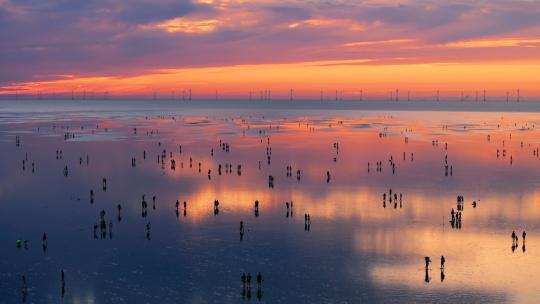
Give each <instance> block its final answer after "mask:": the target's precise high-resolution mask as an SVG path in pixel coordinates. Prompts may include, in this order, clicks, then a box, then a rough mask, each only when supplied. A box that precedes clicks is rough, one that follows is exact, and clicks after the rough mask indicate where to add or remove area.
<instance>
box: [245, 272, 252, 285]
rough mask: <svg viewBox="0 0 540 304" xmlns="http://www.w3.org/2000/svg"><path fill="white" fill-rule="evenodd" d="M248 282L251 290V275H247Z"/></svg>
mask: <svg viewBox="0 0 540 304" xmlns="http://www.w3.org/2000/svg"><path fill="white" fill-rule="evenodd" d="M246 281H247V287H248V288H251V273H248V274H247V277H246Z"/></svg>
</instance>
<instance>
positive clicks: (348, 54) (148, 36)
mask: <svg viewBox="0 0 540 304" xmlns="http://www.w3.org/2000/svg"><path fill="white" fill-rule="evenodd" d="M0 15H1V16H3V18H1V19H0V28H2V29H1V30H0V34H1V35H2V37H4V39H2V40H1V42H0V44H1V46H2V48H0V58H2V59H1V60H0V69H1V70H2V71H3V73H2V75H1V76H0V95H4V97H8V98H12V97H15V96H16V95H18V96H20V95H22V96H24V95H26V96H28V97H32V98H33V97H36V96H40V94H41V96H43V95H45V96H49V97H50V96H53V95H51V94H53V93H55V94H56V95H54V96H56V97H58V96H62V97H63V98H70V97H71V94H72V93H71V92H72V91H73V92H74V93H73V94H74V97H75V98H83V97H84V96H85V94H89V95H86V97H87V98H91V96H94V98H96V96H101V98H103V96H104V93H105V92H107V93H106V94H105V95H106V96H108V97H109V98H114V97H126V96H138V97H143V98H153V97H154V96H156V98H161V99H163V98H179V99H181V98H182V91H183V90H189V89H191V90H192V94H193V98H195V99H197V98H199V99H202V98H205V99H210V98H211V99H214V98H216V91H217V96H218V98H249V96H250V93H249V92H250V91H251V92H252V93H251V96H252V97H253V98H260V97H261V91H263V93H262V94H263V96H267V95H268V93H264V91H270V92H271V93H270V97H271V98H276V99H277V98H279V99H289V98H290V90H291V89H294V97H295V98H312V99H320V97H321V91H323V98H325V99H335V95H336V90H338V91H339V92H340V93H339V95H340V96H341V95H342V96H343V99H349V100H350V99H359V98H360V90H362V94H363V96H365V97H366V99H368V98H373V99H375V98H376V99H381V98H390V91H392V92H394V93H392V94H395V90H396V89H397V90H400V92H401V94H400V96H401V97H404V98H405V96H406V93H405V92H408V91H411V93H410V94H411V98H421V99H433V98H434V96H436V92H437V90H439V91H440V95H441V98H447V99H455V98H458V99H460V98H461V92H462V91H464V92H463V96H464V98H465V99H467V97H468V99H474V98H475V96H476V91H479V92H483V90H484V89H485V90H487V96H488V97H490V98H491V99H506V96H507V94H508V96H509V98H514V97H515V95H517V89H520V93H521V95H522V96H523V98H524V99H526V98H529V99H533V98H535V97H537V96H540V89H538V87H539V86H538V84H539V83H540V77H539V76H538V75H540V73H538V72H539V66H540V65H539V63H540V51H538V49H539V48H540V35H538V33H540V21H538V20H540V4H539V3H536V2H531V1H522V2H518V3H509V2H504V1H490V2H479V3H467V2H461V1H458V0H452V1H445V2H444V3H441V2H438V1H432V0H425V1H407V0H405V1H401V2H399V3H394V2H391V1H385V0H372V1H365V2H361V3H341V2H338V1H329V2H323V3H319V2H313V3H306V2H303V1H296V0H287V1H279V2H278V1H270V0H264V1H251V2H245V1H234V0H227V1H226V0H216V1H182V2H179V3H171V2H168V1H165V0H158V1H151V2H146V1H141V2H140V3H137V4H133V5H125V4H121V3H120V4H111V3H109V2H107V1H96V2H94V3H88V4H80V6H74V7H73V6H68V5H65V4H63V3H62V2H56V1H51V2H47V3H42V2H39V3H37V2H36V3H33V4H28V3H17V2H14V1H12V0H1V1H0ZM51 18H54V20H57V21H56V22H55V23H54V24H51V22H50V20H51ZM85 92H86V93H85ZM184 92H186V91H184ZM58 94H60V95H58ZM184 94H186V93H184ZM481 94H483V93H481ZM184 96H186V95H184Z"/></svg>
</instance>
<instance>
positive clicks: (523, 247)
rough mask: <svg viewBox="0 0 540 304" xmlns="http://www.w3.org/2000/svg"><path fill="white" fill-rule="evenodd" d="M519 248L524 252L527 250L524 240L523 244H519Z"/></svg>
mask: <svg viewBox="0 0 540 304" xmlns="http://www.w3.org/2000/svg"><path fill="white" fill-rule="evenodd" d="M521 250H522V251H523V253H525V251H526V250H527V248H526V247H525V241H523V245H522V246H521Z"/></svg>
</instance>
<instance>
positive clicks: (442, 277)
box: [441, 268, 445, 283]
mask: <svg viewBox="0 0 540 304" xmlns="http://www.w3.org/2000/svg"><path fill="white" fill-rule="evenodd" d="M444 277H445V275H444V268H441V283H442V282H443V281H444Z"/></svg>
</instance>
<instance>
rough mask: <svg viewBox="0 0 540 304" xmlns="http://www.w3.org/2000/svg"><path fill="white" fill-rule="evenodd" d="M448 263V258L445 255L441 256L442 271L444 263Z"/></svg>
mask: <svg viewBox="0 0 540 304" xmlns="http://www.w3.org/2000/svg"><path fill="white" fill-rule="evenodd" d="M445 262H446V258H445V257H444V255H441V269H444V263H445Z"/></svg>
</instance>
